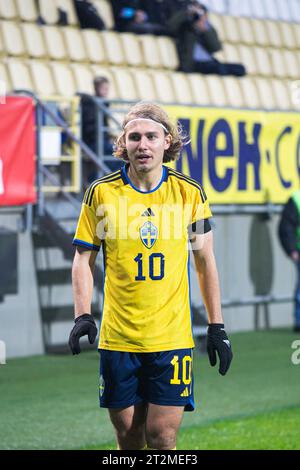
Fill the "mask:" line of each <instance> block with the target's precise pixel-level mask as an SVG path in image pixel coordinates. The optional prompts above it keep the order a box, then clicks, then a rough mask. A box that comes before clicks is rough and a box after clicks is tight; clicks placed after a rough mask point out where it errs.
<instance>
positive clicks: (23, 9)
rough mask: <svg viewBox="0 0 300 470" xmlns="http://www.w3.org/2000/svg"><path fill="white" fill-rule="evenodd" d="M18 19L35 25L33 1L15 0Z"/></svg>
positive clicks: (35, 10) (35, 11) (36, 15)
mask: <svg viewBox="0 0 300 470" xmlns="http://www.w3.org/2000/svg"><path fill="white" fill-rule="evenodd" d="M15 2H16V7H17V13H18V17H19V19H20V20H21V21H30V22H32V23H35V22H36V20H37V17H38V12H37V9H36V3H35V1H34V0H15Z"/></svg>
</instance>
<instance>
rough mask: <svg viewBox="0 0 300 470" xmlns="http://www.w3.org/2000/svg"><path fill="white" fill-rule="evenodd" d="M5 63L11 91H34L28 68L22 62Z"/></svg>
mask: <svg viewBox="0 0 300 470" xmlns="http://www.w3.org/2000/svg"><path fill="white" fill-rule="evenodd" d="M6 63H7V70H8V74H9V78H10V83H11V86H12V90H28V91H34V90H35V88H34V85H33V83H32V80H31V76H30V73H29V70H28V67H27V65H26V64H25V62H24V61H23V60H17V59H8V60H7V62H6Z"/></svg>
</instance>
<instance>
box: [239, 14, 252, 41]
mask: <svg viewBox="0 0 300 470" xmlns="http://www.w3.org/2000/svg"><path fill="white" fill-rule="evenodd" d="M237 22H238V29H239V35H240V38H241V42H242V43H244V44H247V45H252V44H255V36H254V31H253V29H252V23H251V20H250V18H243V17H239V18H237Z"/></svg>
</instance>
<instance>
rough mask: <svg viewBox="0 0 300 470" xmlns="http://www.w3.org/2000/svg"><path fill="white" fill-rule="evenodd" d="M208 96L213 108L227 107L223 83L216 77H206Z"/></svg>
mask: <svg viewBox="0 0 300 470" xmlns="http://www.w3.org/2000/svg"><path fill="white" fill-rule="evenodd" d="M207 84H208V88H209V95H210V99H211V104H212V105H213V106H227V105H228V99H227V96H226V93H225V87H224V82H223V80H222V78H221V77H219V76H218V75H209V76H208V77H207Z"/></svg>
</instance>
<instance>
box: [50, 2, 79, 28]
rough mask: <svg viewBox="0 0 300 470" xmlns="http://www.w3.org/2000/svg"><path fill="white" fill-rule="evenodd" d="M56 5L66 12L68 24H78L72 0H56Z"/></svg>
mask: <svg viewBox="0 0 300 470" xmlns="http://www.w3.org/2000/svg"><path fill="white" fill-rule="evenodd" d="M52 1H53V0H52ZM53 3H55V0H54V1H53ZM56 7H57V8H61V9H62V10H64V11H65V12H66V13H67V16H68V24H69V25H72V26H76V25H78V18H77V14H76V9H75V7H74V2H73V0H56Z"/></svg>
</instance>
